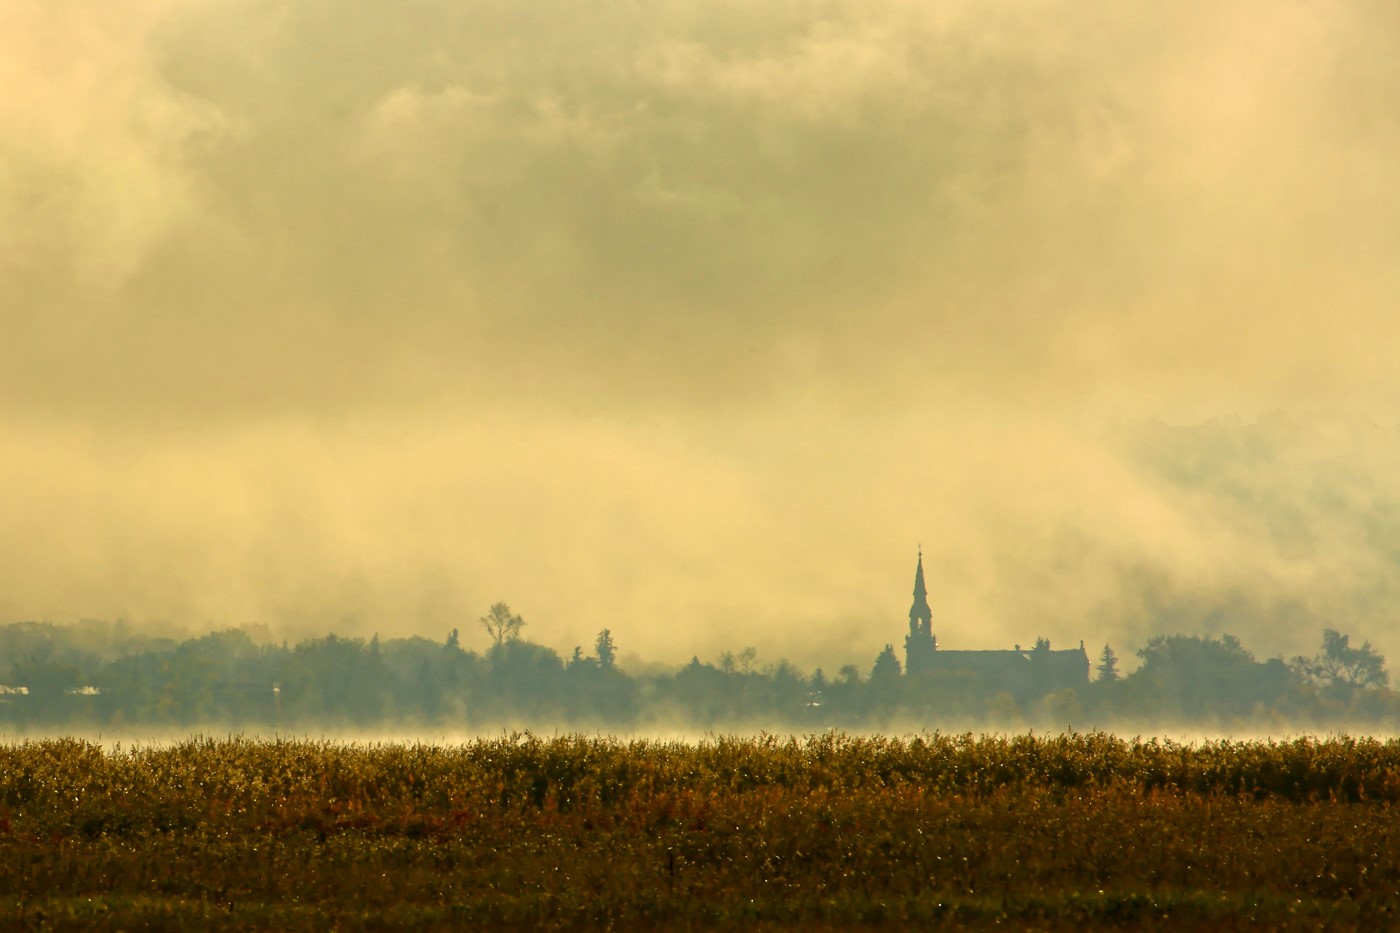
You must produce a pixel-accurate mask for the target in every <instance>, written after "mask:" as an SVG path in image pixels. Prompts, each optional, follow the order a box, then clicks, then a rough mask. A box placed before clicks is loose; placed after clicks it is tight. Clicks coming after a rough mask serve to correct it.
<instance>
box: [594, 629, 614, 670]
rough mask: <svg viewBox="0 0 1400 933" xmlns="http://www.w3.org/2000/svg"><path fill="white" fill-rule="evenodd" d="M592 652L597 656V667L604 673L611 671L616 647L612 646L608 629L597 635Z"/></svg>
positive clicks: (610, 633) (611, 638)
mask: <svg viewBox="0 0 1400 933" xmlns="http://www.w3.org/2000/svg"><path fill="white" fill-rule="evenodd" d="M593 650H594V652H595V653H597V655H598V666H599V667H601V668H602V669H603V670H605V671H610V670H612V669H613V665H614V664H615V663H616V661H617V646H616V645H615V644H613V637H612V631H611V630H610V629H603V630H602V631H601V632H599V633H598V640H597V641H595V642H594V643H593Z"/></svg>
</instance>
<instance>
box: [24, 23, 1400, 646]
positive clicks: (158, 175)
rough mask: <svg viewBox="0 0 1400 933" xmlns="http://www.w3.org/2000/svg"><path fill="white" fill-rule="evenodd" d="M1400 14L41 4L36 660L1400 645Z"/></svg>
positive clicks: (35, 61) (31, 365) (29, 38)
mask: <svg viewBox="0 0 1400 933" xmlns="http://www.w3.org/2000/svg"><path fill="white" fill-rule="evenodd" d="M1397 164H1400V7H1397V6H1396V5H1395V4H1393V3H1389V2H1379V0H1377V2H1363V0H1356V2H1342V3H1330V2H1329V3H1324V2H1301V0H1269V2H1263V0H1259V2H1254V0H1211V2H1195V0H1183V2H1177V3H1172V4H1152V5H1149V4H1124V3H1117V2H1074V3H1071V2H1067V0H1016V2H1012V0H976V2H973V0H940V2H938V3H928V2H922V0H920V2H914V0H822V2H818V0H759V2H752V0H746V2H742V3H741V2H737V0H688V2H679V0H651V2H647V3H640V2H626V0H600V2H596V3H588V4H580V3H575V2H566V0H539V2H534V3H529V4H521V3H518V2H514V0H510V2H507V0H399V2H396V3H393V4H384V3H371V2H362V0H352V2H346V0H335V2H331V0H296V2H291V0H122V2H116V3H113V2H109V0H101V2H98V0H7V2H6V3H4V4H3V5H0V333H3V339H0V529H3V531H0V621H17V620H21V619H37V620H49V621H53V622H58V623H64V622H70V621H75V620H78V619H83V618H99V619H115V618H124V619H127V620H129V621H130V622H132V623H133V624H134V625H137V626H138V627H147V628H149V629H151V630H157V629H162V630H167V629H168V630H177V629H178V630H185V631H189V632H193V633H202V632H204V631H208V630H209V629H211V628H226V627H233V626H265V627H266V629H267V631H269V632H271V633H272V634H273V635H274V636H275V637H278V638H288V639H292V640H296V639H298V638H304V637H311V636H317V635H322V634H325V633H327V632H330V631H335V632H337V633H340V634H345V635H351V636H361V637H368V636H369V635H371V634H373V633H376V632H377V633H379V634H380V635H381V637H397V636H405V635H411V634H412V635H424V636H427V637H432V638H445V637H446V634H447V632H448V631H450V630H451V629H452V628H454V627H455V628H460V629H461V630H462V632H463V643H464V644H465V645H467V646H469V647H478V648H480V647H484V645H485V644H486V635H485V633H484V632H481V631H480V630H479V628H478V627H477V625H476V620H477V618H478V617H479V616H481V615H482V614H484V612H485V611H486V609H487V607H488V606H489V605H491V604H492V603H494V602H497V601H505V602H508V603H509V604H510V605H511V607H512V608H513V609H514V610H516V611H517V612H520V613H521V614H522V615H523V616H524V618H525V620H526V629H525V634H526V635H527V636H528V637H531V638H533V639H535V640H538V641H540V642H543V643H545V644H549V645H551V646H553V647H555V648H556V649H558V650H560V651H561V653H565V654H567V653H568V652H569V651H570V650H571V649H572V646H573V645H576V644H581V645H584V646H585V647H587V646H589V645H591V644H592V642H593V639H594V636H595V634H596V633H597V631H598V630H599V629H601V628H603V627H608V628H610V629H611V630H612V632H613V635H614V638H615V640H616V642H617V643H618V645H619V648H620V650H621V653H622V659H623V660H624V662H627V661H628V660H629V659H631V661H632V663H634V664H640V663H642V661H650V662H658V663H680V662H684V661H686V660H688V659H689V658H690V657H691V656H692V655H698V656H700V657H701V658H702V659H709V658H713V657H714V656H716V655H717V654H718V653H719V652H721V651H724V650H737V649H738V648H740V647H742V646H746V645H753V646H755V647H756V648H757V650H758V653H759V658H760V660H761V661H763V660H767V661H773V660H776V659H777V658H780V657H786V658H790V659H792V660H793V661H795V662H797V663H799V664H800V665H804V666H807V667H811V666H816V665H819V664H820V665H823V666H825V667H827V668H828V670H832V669H835V668H837V667H839V666H840V665H842V664H845V663H856V664H858V665H859V666H861V667H866V666H868V664H869V663H871V662H872V661H873V659H874V656H875V654H876V653H877V652H878V651H879V649H880V647H881V646H882V645H883V644H884V643H886V642H892V643H894V644H895V645H896V647H900V646H901V641H902V637H903V634H904V633H905V631H907V612H908V605H909V599H910V596H909V593H910V589H911V586H912V574H913V566H914V561H915V556H916V553H917V551H918V549H919V548H920V547H922V552H923V559H924V565H925V570H926V573H927V576H928V581H929V590H930V602H931V604H932V605H933V608H934V629H935V632H936V633H937V635H938V637H939V640H940V644H941V645H943V646H944V647H948V648H956V647H965V648H991V647H1010V646H1011V645H1012V644H1013V643H1021V644H1029V643H1031V642H1032V641H1033V640H1034V639H1035V638H1036V637H1038V636H1045V637H1049V638H1050V639H1051V641H1052V644H1053V645H1054V646H1056V647H1073V646H1075V645H1077V644H1078V642H1079V641H1080V640H1081V639H1082V640H1084V641H1085V642H1086V644H1087V646H1088V649H1089V650H1090V653H1091V655H1093V654H1097V650H1098V648H1099V647H1100V646H1102V645H1103V644H1104V643H1112V644H1113V645H1114V646H1115V648H1116V649H1117V650H1118V653H1119V654H1120V655H1123V656H1124V657H1125V658H1129V659H1130V658H1131V656H1132V653H1133V652H1134V651H1135V650H1136V649H1137V648H1140V647H1141V646H1142V645H1143V643H1144V642H1145V641H1146V639H1147V638H1149V637H1150V636H1152V635H1154V634H1160V633H1169V632H1187V633H1193V634H1211V635H1216V634H1220V633H1222V632H1233V633H1235V634H1237V635H1239V636H1240V637H1241V638H1242V639H1243V640H1244V642H1245V644H1246V646H1248V647H1251V648H1253V649H1254V650H1255V651H1256V652H1257V653H1258V654H1260V655H1261V656H1269V655H1275V654H1284V655H1289V656H1291V655H1293V654H1297V653H1311V652H1313V651H1315V650H1317V646H1318V645H1319V643H1320V633H1321V631H1322V629H1323V628H1326V627H1332V628H1339V629H1341V630H1342V631H1346V632H1349V633H1350V634H1351V635H1352V637H1353V640H1354V641H1358V642H1359V641H1362V640H1370V641H1372V642H1373V643H1375V644H1376V645H1377V647H1378V648H1380V649H1381V650H1382V651H1389V652H1391V653H1392V654H1395V655H1397V656H1400V628H1398V627H1397V626H1396V625H1395V624H1394V622H1395V613H1394V609H1393V607H1395V606H1396V605H1400V532H1397V531H1395V530H1392V528H1393V526H1394V525H1395V520H1396V519H1400V429H1397V425H1400V416H1397V404H1396V403H1397V401H1400V365H1397V364H1400V353H1397V350H1396V348H1397V347H1400V313H1397V310H1398V309H1400V301H1398V299H1400V262H1398V261H1397V256H1400V173H1397V172H1396V171H1395V169H1394V166H1395V165H1397Z"/></svg>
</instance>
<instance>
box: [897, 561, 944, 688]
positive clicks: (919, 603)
mask: <svg viewBox="0 0 1400 933" xmlns="http://www.w3.org/2000/svg"><path fill="white" fill-rule="evenodd" d="M937 650H938V639H936V638H934V637H933V610H932V609H930V608H929V605H928V588H927V587H926V586H924V549H923V546H922V545H921V546H920V547H919V562H918V563H917V564H916V565H915V566H914V604H913V605H912V606H910V607H909V634H908V635H907V636H906V637H905V639H904V669H905V670H906V671H908V672H909V673H911V674H914V673H918V672H919V671H923V670H927V669H928V668H929V666H930V665H931V664H932V662H933V653H934V652H935V651H937Z"/></svg>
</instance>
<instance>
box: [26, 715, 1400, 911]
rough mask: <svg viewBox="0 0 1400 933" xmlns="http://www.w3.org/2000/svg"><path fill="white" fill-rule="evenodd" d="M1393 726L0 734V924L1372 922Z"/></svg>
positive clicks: (1388, 825) (1389, 800)
mask: <svg viewBox="0 0 1400 933" xmlns="http://www.w3.org/2000/svg"><path fill="white" fill-rule="evenodd" d="M1397 802H1400V744H1396V743H1392V742H1379V741H1374V740H1366V739H1350V738H1336V739H1327V740H1319V739H1300V740H1296V741H1288V742H1273V743H1271V742H1237V743H1231V742H1208V743H1202V744H1197V745H1182V744H1175V743H1171V742H1139V741H1123V740H1120V739H1117V738H1114V737H1112V736H1108V735H1102V734H1088V735H1074V734H1071V735H1065V736H1059V737H1034V736H1020V737H988V736H984V737H976V736H971V735H961V736H959V735H940V734H932V735H924V736H920V737H911V738H905V739H880V738H873V739H872V738H854V737H848V736H844V735H840V734H825V735H815V736H810V737H807V738H805V739H778V738H773V737H766V736H761V737H758V738H750V739H741V738H733V739H727V738H721V739H712V740H709V741H705V742H700V743H664V742H647V741H633V742H622V741H616V740H608V739H598V738H583V737H574V738H567V737H566V738H556V739H541V738H536V737H532V736H529V735H512V736H505V737H501V738H499V739H493V740H479V741H473V742H470V743H466V744H462V745H450V746H433V745H406V744H382V745H355V744H342V743H331V742H308V741H285V740H284V741H276V740H250V739H228V740H213V739H195V740H191V741H188V742H185V743H182V744H178V745H174V746H169V747H161V748H141V747H138V748H130V749H120V748H116V749H111V750H104V749H103V748H101V747H99V746H97V745H93V744H90V743H87V742H83V741H78V740H74V739H60V740H46V741H26V742H23V743H17V744H7V745H0V927H4V928H7V929H54V930H64V929H68V930H77V929H83V930H89V929H97V930H104V929H105V930H117V929H126V930H138V929H154V930H199V929H248V928H258V929H278V930H326V929H343V930H378V929H443V930H447V929H458V928H462V929H467V928H480V927H489V928H494V929H500V928H519V929H525V928H529V929H538V928H598V927H610V928H615V929H654V928H669V929H713V928H726V927H740V926H742V927H745V928H750V929H778V928H788V929H799V928H800V929H818V930H820V929H835V928H838V927H839V928H846V927H850V926H856V925H864V926H870V927H878V928H884V929H903V928H907V929H929V928H939V927H944V928H993V927H1000V928H1007V927H1012V928H1030V929H1051V930H1069V929H1078V928H1083V927H1125V928H1136V929H1141V928H1149V929H1150V928H1156V927H1160V928H1168V927H1170V928H1181V927H1189V928H1193V929H1223V930H1224V929H1244V928H1246V927H1248V928H1271V929H1278V928H1283V929H1318V928H1322V927H1326V928H1328V929H1366V930H1375V929H1386V928H1395V927H1396V926H1397V925H1400V810H1397Z"/></svg>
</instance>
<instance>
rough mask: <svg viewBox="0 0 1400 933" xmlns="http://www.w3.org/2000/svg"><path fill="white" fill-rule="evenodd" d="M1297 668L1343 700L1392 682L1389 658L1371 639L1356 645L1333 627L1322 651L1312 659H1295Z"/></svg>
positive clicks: (1328, 632) (1327, 632) (1294, 664)
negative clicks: (1357, 692) (1387, 662)
mask: <svg viewBox="0 0 1400 933" xmlns="http://www.w3.org/2000/svg"><path fill="white" fill-rule="evenodd" d="M1293 668H1294V670H1296V671H1298V673H1300V674H1302V675H1303V676H1304V677H1305V678H1307V679H1308V680H1310V681H1312V682H1313V683H1315V684H1318V685H1319V686H1321V687H1324V688H1326V689H1328V690H1330V691H1331V692H1333V693H1334V694H1336V695H1338V696H1340V697H1341V698H1342V699H1350V697H1351V695H1352V693H1354V692H1355V691H1357V690H1363V689H1365V688H1367V687H1384V686H1386V685H1387V684H1389V683H1390V675H1389V674H1387V673H1386V670H1385V658H1383V657H1382V656H1381V655H1380V654H1379V653H1378V652H1377V651H1376V649H1374V648H1372V647H1371V643H1370V642H1369V641H1367V642H1362V644H1361V647H1360V648H1353V647H1351V636H1350V635H1343V634H1342V633H1341V632H1338V631H1337V630H1336V629H1330V628H1329V629H1327V630H1326V631H1324V632H1323V633H1322V651H1321V652H1320V653H1318V654H1316V655H1314V656H1313V657H1311V658H1304V657H1296V658H1294V659H1293Z"/></svg>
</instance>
